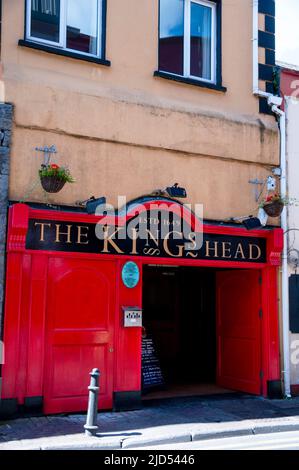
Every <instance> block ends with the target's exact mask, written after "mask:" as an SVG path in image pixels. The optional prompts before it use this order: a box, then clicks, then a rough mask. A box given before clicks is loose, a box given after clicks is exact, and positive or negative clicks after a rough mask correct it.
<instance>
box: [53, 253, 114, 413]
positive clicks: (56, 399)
mask: <svg viewBox="0 0 299 470" xmlns="http://www.w3.org/2000/svg"><path fill="white" fill-rule="evenodd" d="M115 273H116V269H115V264H114V263H113V262H105V261H104V262H102V261H90V260H75V259H64V258H52V259H50V260H49V274H48V279H49V281H48V299H47V321H46V336H47V340H46V357H45V368H44V377H45V380H44V384H45V390H44V411H45V413H60V412H69V411H85V410H86V409H87V399H88V391H87V387H88V385H89V379H90V377H89V372H90V371H91V370H92V369H93V368H95V367H97V368H99V370H100V373H101V376H100V395H99V407H100V408H101V409H105V408H111V407H112V392H113V319H114V310H115Z"/></svg>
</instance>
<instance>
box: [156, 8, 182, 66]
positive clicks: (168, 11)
mask: <svg viewBox="0 0 299 470" xmlns="http://www.w3.org/2000/svg"><path fill="white" fill-rule="evenodd" d="M159 70H162V71H165V72H170V73H175V74H178V75H183V74H184V1H183V0H160V40H159Z"/></svg>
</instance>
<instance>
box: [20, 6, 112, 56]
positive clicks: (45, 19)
mask: <svg viewBox="0 0 299 470" xmlns="http://www.w3.org/2000/svg"><path fill="white" fill-rule="evenodd" d="M103 1H104V0H88V1H86V0H27V27H26V39H28V40H30V41H34V42H37V43H40V44H45V45H48V46H53V47H57V48H60V49H65V50H68V51H73V52H77V53H80V54H86V55H90V56H95V57H102V54H103V44H102V18H103Z"/></svg>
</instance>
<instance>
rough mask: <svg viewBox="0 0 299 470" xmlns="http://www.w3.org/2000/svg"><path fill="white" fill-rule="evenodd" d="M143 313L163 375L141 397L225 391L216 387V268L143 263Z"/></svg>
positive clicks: (145, 327) (148, 335) (146, 330)
mask: <svg viewBox="0 0 299 470" xmlns="http://www.w3.org/2000/svg"><path fill="white" fill-rule="evenodd" d="M143 312H144V313H143V324H144V329H145V332H146V335H147V337H150V338H151V339H152V342H153V347H154V349H155V353H156V357H157V358H158V360H159V363H160V368H161V372H162V376H163V379H164V384H160V386H159V385H158V386H155V384H153V386H152V387H151V386H148V387H144V388H143V392H144V393H143V396H144V398H145V399H146V398H159V397H161V398H162V397H171V396H179V395H181V396H188V395H189V396H190V395H205V394H212V393H224V392H226V391H228V390H225V389H223V388H220V387H217V386H216V374H217V353H216V351H217V337H216V270H214V269H206V268H204V269H203V268H199V267H174V266H152V265H149V266H144V271H143Z"/></svg>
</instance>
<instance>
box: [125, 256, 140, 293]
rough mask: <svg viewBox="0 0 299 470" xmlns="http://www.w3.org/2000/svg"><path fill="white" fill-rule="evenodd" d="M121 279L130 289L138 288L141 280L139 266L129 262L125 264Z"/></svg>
mask: <svg viewBox="0 0 299 470" xmlns="http://www.w3.org/2000/svg"><path fill="white" fill-rule="evenodd" d="M121 277H122V280H123V283H124V285H125V286H126V287H128V288H129V289H133V288H134V287H136V286H137V284H138V282H139V279H140V273H139V268H138V266H137V264H136V263H134V262H133V261H128V262H127V263H125V264H124V266H123V269H122V272H121Z"/></svg>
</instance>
